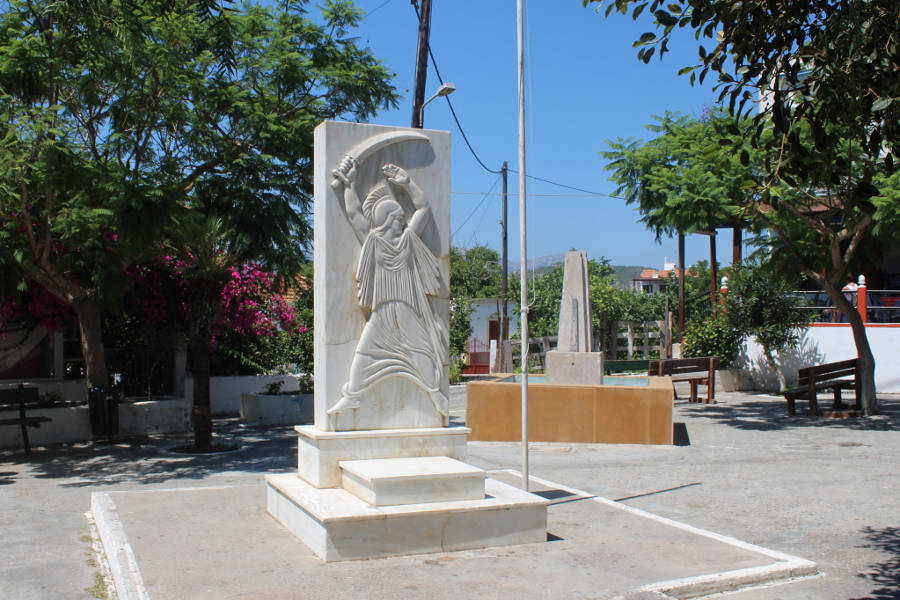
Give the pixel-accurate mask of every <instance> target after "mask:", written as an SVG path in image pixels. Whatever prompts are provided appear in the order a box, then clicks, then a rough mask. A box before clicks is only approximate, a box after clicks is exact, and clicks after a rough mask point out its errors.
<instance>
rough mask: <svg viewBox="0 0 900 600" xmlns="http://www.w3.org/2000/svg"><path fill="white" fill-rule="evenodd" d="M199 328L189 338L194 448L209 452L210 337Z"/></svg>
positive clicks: (210, 432) (210, 420)
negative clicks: (192, 388) (192, 380)
mask: <svg viewBox="0 0 900 600" xmlns="http://www.w3.org/2000/svg"><path fill="white" fill-rule="evenodd" d="M207 333H208V332H206V331H205V328H202V327H201V328H199V331H197V332H195V334H194V335H192V336H191V353H192V354H193V356H192V359H193V360H192V365H191V371H192V372H193V375H194V408H193V411H192V414H193V417H194V447H195V448H196V449H197V450H209V449H210V448H211V447H212V409H211V405H210V400H209V343H210V340H211V337H212V336H211V335H208V334H207Z"/></svg>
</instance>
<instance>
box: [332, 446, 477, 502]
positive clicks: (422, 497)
mask: <svg viewBox="0 0 900 600" xmlns="http://www.w3.org/2000/svg"><path fill="white" fill-rule="evenodd" d="M338 464H339V465H340V467H341V487H343V488H344V489H345V490H347V491H348V492H350V493H351V494H353V495H355V496H357V497H358V498H360V499H362V500H363V501H365V502H367V503H368V504H370V505H372V506H392V505H398V504H423V503H426V502H453V501H456V500H482V499H483V498H484V478H485V474H484V471H483V470H482V469H479V468H478V467H473V466H472V465H467V464H466V463H464V462H462V461H459V460H456V459H454V458H450V457H448V456H416V457H409V458H376V459H368V460H342V461H340V462H339V463H338Z"/></svg>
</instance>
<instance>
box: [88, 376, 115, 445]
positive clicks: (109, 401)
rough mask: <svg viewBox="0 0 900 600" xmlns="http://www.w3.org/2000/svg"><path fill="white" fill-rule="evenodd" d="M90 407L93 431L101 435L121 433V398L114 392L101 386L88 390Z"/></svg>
mask: <svg viewBox="0 0 900 600" xmlns="http://www.w3.org/2000/svg"><path fill="white" fill-rule="evenodd" d="M88 409H89V411H90V414H91V433H93V434H94V435H95V436H100V437H109V436H113V435H116V434H117V433H119V400H118V398H116V396H115V395H114V394H113V392H110V391H109V390H106V389H104V388H101V387H95V388H91V389H90V390H88Z"/></svg>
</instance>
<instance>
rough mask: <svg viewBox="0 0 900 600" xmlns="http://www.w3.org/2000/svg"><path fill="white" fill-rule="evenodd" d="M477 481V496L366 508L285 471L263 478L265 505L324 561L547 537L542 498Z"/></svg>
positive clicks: (336, 490) (345, 495)
mask: <svg viewBox="0 0 900 600" xmlns="http://www.w3.org/2000/svg"><path fill="white" fill-rule="evenodd" d="M484 485H485V497H484V498H483V499H481V500H458V501H454V502H429V503H426V504H402V505H394V506H371V505H369V504H368V503H366V502H364V501H363V500H362V499H360V498H358V497H357V496H355V495H353V494H351V493H350V492H348V491H347V490H345V489H342V488H316V487H313V486H312V485H310V484H309V483H307V482H306V481H304V480H303V479H302V478H300V477H298V476H297V475H296V474H294V473H285V474H279V475H266V494H267V498H266V506H267V509H268V512H269V514H270V515H272V516H273V517H274V518H275V519H276V520H277V521H279V522H280V523H281V524H282V525H284V526H285V527H286V528H287V529H288V530H289V531H290V532H292V533H293V534H294V535H295V536H297V537H298V538H299V539H300V541H302V542H303V543H304V544H306V545H307V546H308V547H309V548H310V549H311V550H312V551H313V552H314V553H315V554H316V555H317V556H318V557H319V558H321V559H322V560H325V561H339V560H354V559H362V558H376V557H385V556H398V555H403V554H424V553H429V552H451V551H455V550H466V549H472V548H486V547H491V546H507V545H512V544H526V543H533V542H544V541H546V539H547V504H548V501H547V500H546V499H544V498H542V497H540V496H537V495H535V494H531V493H528V492H525V491H523V490H520V489H518V488H515V487H513V486H510V485H507V484H505V483H501V482H499V481H497V480H495V479H491V478H487V479H485V483H484Z"/></svg>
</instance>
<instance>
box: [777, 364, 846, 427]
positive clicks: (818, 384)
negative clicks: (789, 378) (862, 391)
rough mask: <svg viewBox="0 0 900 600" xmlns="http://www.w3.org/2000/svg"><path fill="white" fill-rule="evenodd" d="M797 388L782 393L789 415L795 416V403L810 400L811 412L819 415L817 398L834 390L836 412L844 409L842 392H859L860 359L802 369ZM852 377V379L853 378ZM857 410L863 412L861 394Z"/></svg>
mask: <svg viewBox="0 0 900 600" xmlns="http://www.w3.org/2000/svg"><path fill="white" fill-rule="evenodd" d="M798 374H799V378H798V381H797V387H795V388H792V389H789V390H785V391H783V392H782V394H784V397H785V399H786V400H787V405H788V414H789V415H792V414H794V412H795V411H794V401H795V400H800V399H804V398H805V399H807V400H809V412H810V414H812V415H818V414H819V405H818V401H817V398H816V396H817V395H818V393H819V392H821V391H825V390H832V392H833V393H834V406H833V409H834V410H836V411H837V410H842V409H843V408H845V407H844V404H843V401H842V398H841V390H845V389H848V390H859V359H858V358H852V359H850V360H841V361H838V362H833V363H825V364H823V365H815V366H813V367H806V368H805V369H800V371H799V373H798ZM851 377H852V378H851ZM856 410H860V411H861V410H862V404H861V402H860V397H859V394H858V393H857V395H856Z"/></svg>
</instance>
